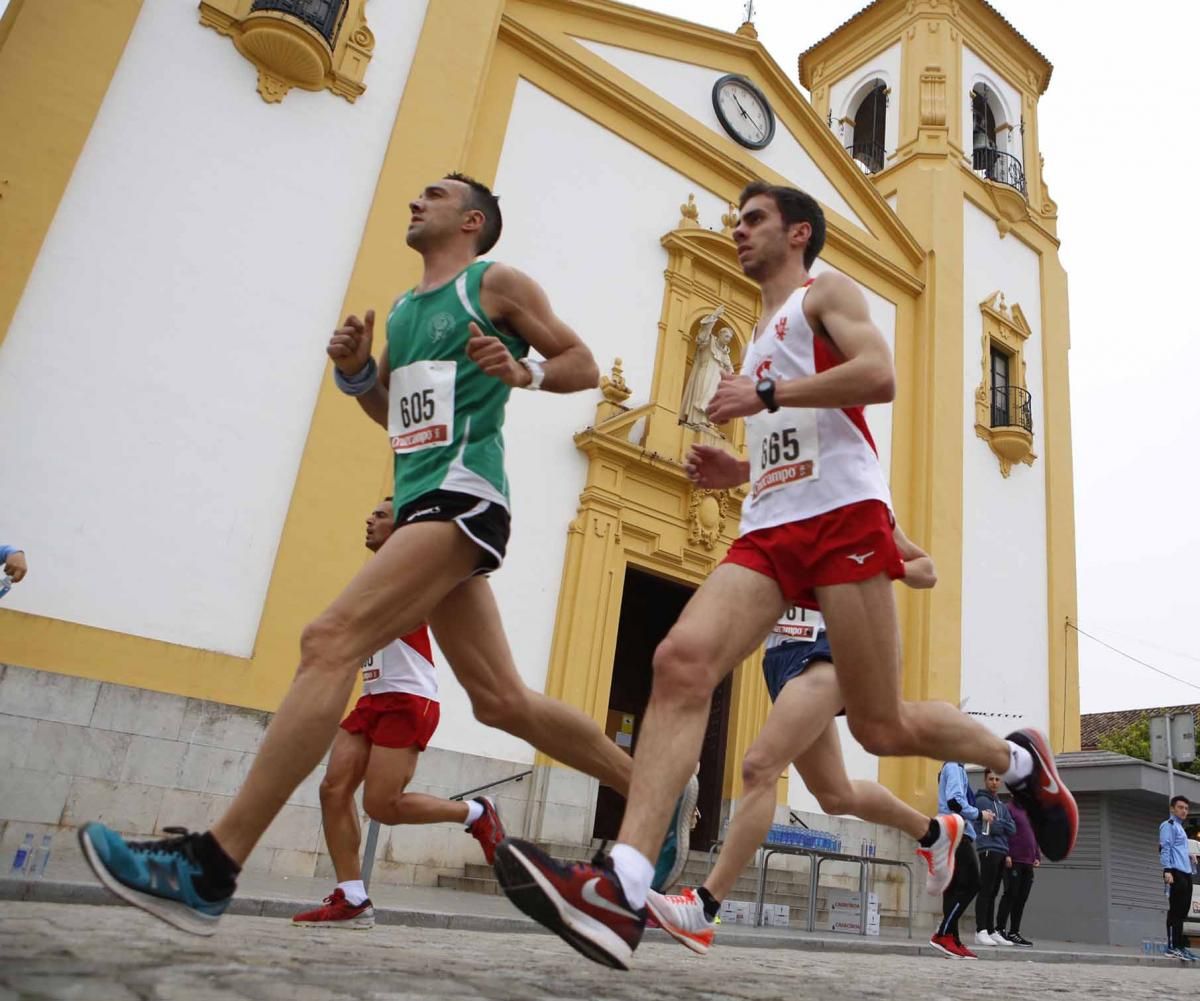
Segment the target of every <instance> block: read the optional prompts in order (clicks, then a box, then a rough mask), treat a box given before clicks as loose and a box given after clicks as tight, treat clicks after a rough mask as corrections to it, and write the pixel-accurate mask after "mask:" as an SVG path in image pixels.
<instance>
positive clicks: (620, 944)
mask: <svg viewBox="0 0 1200 1001" xmlns="http://www.w3.org/2000/svg"><path fill="white" fill-rule="evenodd" d="M495 869H496V879H497V880H499V882H500V886H501V888H502V889H503V890H504V892H505V894H506V895H507V896H508V899H509V900H511V901H512V902H513V903H514V904H516V905H517V907H518V908H519V909H520V910H521V911H523V912H524V913H525V914H528V915H529V916H530V917H531V918H533V920H534V921H536V922H537V923H538V924H540V925H543V926H544V927H546V928H548V929H550V931H552V932H554V934H556V935H557V936H558V937H559V938H561V939H562V940H563V941H564V942H566V943H567V945H569V946H571V947H572V948H573V949H575V950H576V951H578V952H580V953H582V954H583V955H584V956H586V957H587V958H588V959H590V960H592V961H593V962H596V963H600V964H601V965H602V966H611V967H614V968H616V969H618V970H628V969H629V964H630V962H631V961H632V959H633V950H634V949H636V948H637V946H638V943H639V942H640V941H641V940H642V931H643V929H644V928H645V927H646V909H645V908H644V907H643V908H642V909H641V910H639V911H635V910H634V909H633V908H632V907H631V906H630V905H629V901H628V900H626V899H625V892H624V890H622V889H621V881H620V880H619V879H617V874H616V872H614V871H613V868H612V863H610V862H609V860H608V859H607V858H605V857H604V856H603V855H597V856H596V857H595V859H593V860H592V862H590V863H588V862H579V863H576V864H575V865H563V864H562V863H561V862H557V861H555V860H554V859H552V858H551V857H550V856H549V855H547V854H546V853H545V852H544V851H542V850H541V849H540V848H538V847H537V845H534V844H531V843H530V842H528V841H522V840H520V839H518V838H505V839H504V841H502V842H501V843H500V846H499V847H498V848H497V849H496V866H495Z"/></svg>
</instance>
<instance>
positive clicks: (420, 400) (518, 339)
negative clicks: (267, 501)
mask: <svg viewBox="0 0 1200 1001" xmlns="http://www.w3.org/2000/svg"><path fill="white" fill-rule="evenodd" d="M409 208H410V209H411V211H412V220H411V222H410V224H409V227H408V232H407V235H406V240H407V243H408V245H409V246H410V247H411V248H412V249H413V250H415V251H417V252H418V253H419V254H420V255H421V257H422V260H423V262H424V269H423V273H422V276H421V280H420V282H419V283H418V284H417V286H416V287H415V288H414V289H412V290H411V291H410V292H409V293H408V294H407V295H405V296H404V297H403V298H402V299H401V300H399V302H398V303H397V304H396V306H395V307H394V308H393V310H392V313H391V315H390V317H389V321H388V325H387V326H388V330H387V334H388V344H387V345H386V347H385V348H384V349H383V350H382V351H381V352H380V355H379V362H378V364H377V363H376V362H375V361H374V360H373V359H372V357H371V344H372V337H373V333H374V325H375V313H374V310H368V311H367V312H366V314H365V316H364V317H363V319H361V320H360V319H359V318H358V317H356V316H350V317H347V319H346V322H345V324H344V325H343V326H341V327H339V328H338V329H337V330H336V331H335V332H334V334H333V337H332V338H331V339H330V342H329V346H328V348H327V351H328V354H329V357H330V358H331V359H332V360H333V363H334V366H335V378H336V380H337V382H338V385H339V387H340V388H341V389H342V391H343V392H345V393H347V394H349V395H352V396H355V397H356V398H357V399H358V402H359V405H360V406H361V407H362V408H363V410H364V411H365V412H366V413H367V415H368V416H369V417H370V418H371V419H372V420H374V421H375V422H376V423H378V424H380V425H381V426H382V427H384V428H386V429H387V431H388V438H389V440H390V441H391V445H392V450H393V452H394V453H395V457H396V458H395V470H396V489H395V500H394V508H395V514H396V528H395V530H394V531H393V532H392V535H391V536H390V538H389V539H388V540H387V542H386V543H385V544H384V545H383V546H382V547H381V548H380V550H379V552H378V553H377V554H376V555H375V557H374V558H373V559H372V560H370V561H369V562H368V563H366V564H365V565H364V566H363V568H362V570H360V571H359V572H358V574H356V575H355V577H354V579H353V580H351V581H350V583H349V584H348V585H346V588H345V589H344V590H343V591H342V593H341V594H340V595H339V596H338V597H337V598H336V599H335V600H334V602H333V604H332V605H330V606H329V608H327V609H326V610H325V611H324V612H323V613H322V614H321V615H319V616H318V617H317V618H316V620H315V621H313V622H312V623H311V624H310V625H309V626H307V627H306V628H305V630H304V633H303V635H302V636H301V638H300V666H299V668H298V670H297V671H296V676H295V679H294V680H293V681H292V686H291V688H290V690H289V691H288V693H287V695H286V696H285V698H284V700H283V702H282V704H281V705H280V706H279V709H278V711H277V712H276V713H275V718H274V719H273V720H272V722H271V726H270V727H269V728H268V730H267V733H266V737H265V738H264V740H263V743H262V746H261V748H260V749H259V753H258V755H257V757H256V758H255V760H254V764H253V766H252V767H251V769H250V773H249V774H248V775H247V776H246V781H245V783H244V784H243V785H242V788H241V789H240V790H239V792H238V794H237V795H236V796H235V797H234V800H233V803H232V804H231V805H230V806H229V808H228V809H227V810H226V811H225V813H224V815H223V816H222V817H221V819H220V820H218V821H217V823H216V824H215V825H214V826H213V828H212V830H211V831H208V832H205V833H203V834H200V833H193V834H186V835H184V836H182V837H178V838H171V839H166V840H162V841H136V842H129V841H125V840H124V838H122V837H121V836H120V835H119V834H118V833H117V832H115V831H113V830H111V829H109V828H107V827H106V826H105V825H103V824H100V823H89V824H86V825H85V826H84V827H83V828H82V829H81V830H80V843H81V845H82V847H83V851H84V855H85V857H86V858H87V860H88V862H89V863H90V864H91V866H92V868H93V869H94V870H95V872H96V874H97V875H98V876H99V877H100V879H101V881H102V882H103V883H104V884H105V885H106V886H108V887H109V888H110V889H112V890H113V891H114V892H115V893H117V894H118V895H120V896H121V897H123V898H124V899H125V900H127V901H128V902H129V903H132V904H135V905H136V906H139V907H142V908H143V909H144V910H147V911H149V912H150V913H151V914H154V915H156V916H157V917H160V918H162V919H163V920H165V921H168V922H170V923H171V924H173V925H175V926H177V927H179V928H182V929H184V930H185V931H191V932H195V933H197V934H201V935H210V934H212V932H213V931H214V930H215V926H216V922H217V919H218V918H219V917H220V915H221V914H222V913H223V912H224V911H225V909H226V908H227V907H228V906H229V902H230V900H231V899H232V898H233V892H234V889H235V888H236V877H237V875H238V873H239V871H240V867H241V865H242V864H243V863H244V862H245V861H246V858H247V857H248V856H249V854H250V852H251V850H252V849H253V848H254V846H255V844H256V843H257V842H258V840H259V839H260V838H261V837H262V835H263V833H264V832H265V831H266V829H267V826H268V825H269V824H270V823H271V821H272V820H273V819H274V818H275V816H276V815H277V814H278V813H279V811H280V809H282V807H283V805H284V803H286V802H287V800H288V798H289V797H290V796H291V794H292V792H294V791H295V789H296V787H297V786H298V785H299V784H300V783H301V782H302V781H303V780H304V778H305V777H306V776H307V775H308V774H309V773H310V772H311V771H312V770H313V769H314V768H315V767H316V766H317V764H318V763H319V762H320V760H321V758H322V756H323V755H324V754H325V752H326V751H327V750H328V749H329V745H330V744H331V743H332V742H333V737H334V734H335V733H336V732H337V727H338V722H339V720H340V719H341V716H342V710H343V708H345V705H346V702H347V701H348V699H349V696H350V693H351V690H352V689H353V687H354V682H355V678H356V675H357V673H358V670H359V666H360V665H361V663H362V661H363V660H364V659H365V658H366V657H368V656H370V655H371V654H373V653H374V652H375V651H377V650H381V649H383V648H384V647H385V646H387V645H388V644H389V643H391V642H392V641H393V640H395V639H397V638H398V637H401V636H404V635H406V634H408V633H410V632H412V631H413V630H414V629H416V628H418V627H419V626H420V625H421V624H422V623H428V624H429V626H430V628H431V629H432V630H433V634H434V637H435V638H436V639H437V642H438V646H439V647H441V650H442V653H443V654H444V655H445V657H446V660H447V661H448V662H449V664H450V667H451V669H452V670H453V671H454V674H455V676H456V677H457V678H458V680H459V681H460V682H461V683H462V686H463V688H465V689H466V691H467V694H468V695H469V696H470V699H471V706H472V708H473V710H474V712H475V716H476V718H477V719H479V720H480V721H481V722H483V723H485V724H488V725H490V726H494V727H498V728H499V729H502V730H505V731H507V732H508V733H511V734H513V735H514V736H516V737H520V738H521V739H523V740H526V741H528V742H529V743H530V744H532V745H533V746H534V747H536V748H537V749H538V750H540V751H542V752H543V753H545V754H547V755H548V756H550V757H551V758H554V759H555V760H557V761H561V762H563V763H564V764H566V765H570V766H571V767H573V768H577V769H579V770H580V771H583V772H586V773H587V774H589V775H592V776H594V777H595V778H597V779H599V780H600V781H601V782H603V783H605V784H606V785H608V786H611V787H612V788H614V789H616V790H618V791H619V792H621V793H622V794H627V793H628V791H629V779H630V775H631V773H632V759H631V758H630V757H629V756H628V755H627V754H625V752H624V751H622V750H621V749H620V748H618V747H617V745H616V744H615V743H613V742H612V741H610V740H609V739H608V738H607V737H605V735H604V731H602V730H601V729H600V727H599V726H597V725H596V722H595V721H594V720H593V719H591V717H589V716H586V715H584V714H583V713H582V712H580V711H579V710H578V709H575V708H573V707H571V706H568V705H566V704H565V703H562V702H559V701H557V700H555V699H551V698H549V697H547V696H546V695H544V694H543V693H541V692H538V691H534V690H533V689H531V688H530V687H529V686H528V685H526V684H525V682H524V680H523V679H522V677H521V675H520V674H519V673H518V672H517V668H516V665H515V664H513V660H512V654H511V653H510V651H509V648H508V642H507V640H506V639H505V637H504V629H503V626H502V625H501V623H500V615H499V612H498V611H497V608H496V600H495V597H494V596H493V595H492V591H491V586H490V585H489V583H488V581H487V579H486V577H485V576H484V575H486V573H488V572H489V571H491V570H494V569H496V568H497V567H499V566H500V563H501V562H502V561H503V558H504V548H505V545H506V544H507V541H508V526H509V513H508V482H507V479H506V478H505V473H504V444H503V438H502V437H501V428H502V427H503V424H504V405H505V403H506V402H507V400H508V396H509V394H510V392H511V391H512V390H513V389H515V388H519V389H530V390H535V389H544V390H547V391H549V392H554V393H571V392H575V391H576V390H580V389H590V388H593V387H595V385H596V384H597V381H598V374H599V373H598V371H597V369H596V363H595V361H594V360H593V358H592V354H591V352H590V351H589V350H588V349H587V346H586V345H585V344H584V343H583V342H582V341H581V340H580V339H579V337H578V336H577V335H576V334H575V332H574V331H573V330H571V328H570V327H568V326H567V325H566V324H565V323H563V322H562V320H560V319H559V318H558V317H557V316H555V314H554V312H553V310H552V309H551V308H550V303H549V301H548V300H547V298H546V294H545V292H543V291H542V289H541V288H540V287H539V286H538V284H537V283H536V282H535V281H533V279H531V278H529V277H528V276H527V275H524V274H522V273H521V272H520V271H518V270H517V269H516V268H511V267H508V266H506V265H503V264H488V263H487V262H483V261H476V260H475V259H476V257H477V256H479V255H480V254H483V253H486V252H487V251H489V250H490V249H491V248H492V246H493V245H494V244H495V243H496V240H497V239H499V237H500V227H501V220H500V206H499V203H498V201H497V199H496V198H495V196H494V195H493V194H492V193H491V192H490V191H489V190H488V189H487V188H486V187H485V186H484V185H482V184H480V183H478V182H477V181H474V180H472V179H471V178H468V177H464V176H462V175H458V174H451V175H448V176H446V177H444V178H442V179H441V180H439V181H436V182H434V183H433V184H430V185H429V186H428V187H426V188H425V190H424V191H422V192H421V194H420V195H419V196H417V198H415V199H414V200H413V201H412V202H411V203H410V205H409ZM530 347H533V348H534V349H535V350H536V351H537V352H538V353H539V354H540V355H542V357H543V358H545V359H546V361H545V362H536V361H531V360H530V359H528V358H527V357H526V355H527V354H528V351H529V348H530ZM690 793H691V796H692V799H691V803H692V804H694V802H695V799H694V797H695V788H694V787H692V788H691V789H690ZM684 805H685V806H686V809H679V810H677V814H678V815H679V817H680V824H681V830H679V831H678V832H677V837H678V841H677V842H676V843H675V844H676V848H675V853H676V856H677V864H676V866H675V867H674V868H675V871H676V872H677V871H678V869H679V868H681V867H682V861H683V860H684V858H685V857H686V850H687V826H686V821H687V820H690V818H691V804H689V803H687V802H686V801H685V802H684ZM496 825H497V838H499V837H502V836H503V830H502V828H500V826H499V818H498V817H497V818H496ZM670 840H671V839H668V841H669V842H670ZM151 862H153V864H152V865H151Z"/></svg>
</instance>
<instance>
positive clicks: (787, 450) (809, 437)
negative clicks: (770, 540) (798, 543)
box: [741, 280, 891, 535]
mask: <svg viewBox="0 0 1200 1001" xmlns="http://www.w3.org/2000/svg"><path fill="white" fill-rule="evenodd" d="M811 284H812V281H811V280H810V281H809V282H808V284H806V285H804V286H802V287H800V288H798V289H796V291H795V292H793V293H792V294H791V295H790V296H789V297H788V299H787V301H786V302H785V303H784V304H783V306H781V307H780V309H779V311H778V312H776V313H775V315H774V316H771V317H769V318H767V319H766V320H765V321H764V322H762V323H761V324H760V327H759V333H758V336H757V337H756V338H755V340H754V342H753V343H752V344H750V346H749V347H748V348H747V350H746V357H745V358H744V359H743V361H742V375H745V376H749V377H750V378H751V379H754V380H755V381H757V380H759V379H761V378H763V377H764V376H768V375H769V376H770V377H771V378H772V379H774V380H775V381H776V382H782V381H784V380H787V379H802V378H804V377H806V376H812V375H816V374H817V373H818V372H824V371H826V370H827V369H830V368H833V367H834V366H835V365H838V364H840V363H841V362H840V360H839V359H838V357H837V355H836V354H835V353H834V350H833V348H832V347H831V346H830V345H829V343H828V342H827V341H826V340H825V339H824V338H821V337H817V336H816V335H815V334H814V332H813V329H812V327H811V326H809V323H808V319H807V318H806V317H805V315H804V297H805V295H806V294H807V292H808V287H809V285H811ZM746 450H747V457H748V458H749V460H750V493H749V495H748V496H747V497H746V499H745V501H744V502H743V503H742V525H741V531H742V534H743V535H746V534H747V533H749V532H754V531H757V530H759V529H763V528H773V527H774V526H776V525H786V524H788V523H789V522H794V521H805V520H807V519H809V518H815V517H816V516H817V515H819V514H824V513H825V512H827V511H832V510H834V509H835V508H839V507H845V506H846V505H848V504H856V503H858V502H859V501H865V500H879V501H883V503H885V504H887V505H888V506H889V507H891V492H890V491H889V490H888V485H887V481H886V480H885V479H884V476H883V469H882V468H881V467H880V465H879V456H878V455H877V454H876V452H875V442H874V441H873V440H872V439H871V432H870V430H869V429H868V428H867V419H866V415H865V414H864V408H863V407H844V408H842V409H828V408H821V407H780V408H779V410H777V411H776V412H775V413H773V414H771V413H767V411H765V410H764V411H762V412H761V413H757V414H753V415H752V416H750V417H747V418H746Z"/></svg>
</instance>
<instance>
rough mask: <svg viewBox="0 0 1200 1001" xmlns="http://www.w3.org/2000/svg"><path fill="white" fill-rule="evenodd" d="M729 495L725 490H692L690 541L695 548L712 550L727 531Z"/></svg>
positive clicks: (689, 503) (690, 500) (690, 498)
mask: <svg viewBox="0 0 1200 1001" xmlns="http://www.w3.org/2000/svg"><path fill="white" fill-rule="evenodd" d="M728 500H729V494H728V492H727V491H725V490H698V489H696V488H694V487H693V488H692V493H691V496H690V497H689V498H688V541H689V542H691V543H692V545H694V546H703V547H704V548H705V549H712V548H713V547H714V546H716V544H717V542H718V540H719V539H720V538H721V533H722V532H724V530H725V505H726V503H727V501H728Z"/></svg>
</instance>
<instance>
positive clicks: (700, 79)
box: [575, 38, 867, 230]
mask: <svg viewBox="0 0 1200 1001" xmlns="http://www.w3.org/2000/svg"><path fill="white" fill-rule="evenodd" d="M575 40H576V41H577V42H579V44H580V45H582V46H584V48H587V49H590V50H591V51H592V52H594V53H596V55H598V56H600V57H601V58H602V59H604V60H606V61H607V62H610V63H612V65H614V66H615V67H617V69H619V70H620V71H621V72H622V73H625V74H627V75H628V76H630V77H632V78H633V79H635V80H637V81H638V83H640V84H642V85H643V86H644V87H646V88H648V89H649V90H651V91H653V92H654V93H656V94H658V95H659V96H660V97H661V98H663V100H666V101H670V102H671V103H672V104H674V105H676V106H677V107H678V108H679V109H680V110H681V111H683V112H684V113H685V114H688V115H690V116H691V117H692V118H694V119H695V120H696V121H697V122H699V123H700V124H701V125H704V126H706V127H707V128H709V129H711V130H712V131H713V132H716V133H717V134H718V135H720V136H722V137H725V140H726V141H727V142H730V143H733V142H734V140H733V139H730V138H729V137H728V133H727V132H726V131H725V129H724V128H723V127H722V125H721V122H720V120H719V119H718V118H717V113H716V111H714V110H713V103H712V89H713V84H714V83H716V82H717V81H718V80H719V79H720V78H721V77H723V76H724V75H725V72H724V71H723V70H718V69H713V68H711V67H709V66H697V65H695V64H693V63H685V62H680V61H679V60H677V59H668V58H666V57H665V56H655V55H650V54H649V53H645V52H636V51H634V50H633V49H623V48H619V47H617V46H615V45H606V44H604V43H603V42H593V41H590V40H588V39H584V38H577V39H575ZM735 145H736V144H735ZM738 148H739V149H740V148H742V147H738ZM749 152H750V154H751V155H752V156H755V157H757V158H758V159H759V160H761V161H762V162H763V163H764V164H766V165H767V166H768V167H770V168H771V169H772V170H774V171H776V172H777V173H779V174H781V175H782V176H783V177H786V178H787V179H788V180H789V181H790V182H791V183H792V184H794V185H795V186H796V187H798V188H801V189H803V190H804V191H807V192H808V193H809V194H811V195H812V196H813V197H814V198H816V199H817V200H818V201H819V202H821V203H822V205H824V206H825V207H826V208H829V209H832V210H833V211H834V212H836V213H838V215H840V216H841V217H842V218H844V219H846V220H848V221H850V222H852V223H854V224H855V225H856V226H858V227H859V228H860V229H864V230H865V229H866V228H867V227H866V226H865V225H864V223H863V221H862V220H861V219H860V218H859V217H858V216H857V215H856V214H855V212H854V210H853V209H852V208H851V207H850V205H849V203H847V201H846V199H845V198H843V197H842V195H841V193H840V192H839V191H838V190H837V188H836V187H834V185H833V183H832V182H831V181H830V180H829V178H828V177H826V176H825V174H824V173H823V172H822V170H821V168H820V167H818V166H817V165H816V163H815V162H814V161H813V159H812V157H811V156H809V155H808V153H807V152H806V151H805V149H804V147H803V146H802V145H801V144H800V142H799V140H798V139H797V138H796V136H794V135H793V134H792V133H791V131H790V130H789V129H788V127H787V126H786V125H785V124H784V123H783V122H782V121H780V120H779V118H778V116H776V119H775V138H774V139H772V140H771V144H770V145H769V146H768V147H767V148H766V149H763V150H757V151H749Z"/></svg>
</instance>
